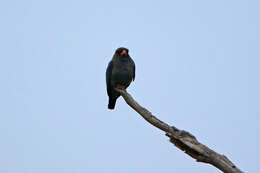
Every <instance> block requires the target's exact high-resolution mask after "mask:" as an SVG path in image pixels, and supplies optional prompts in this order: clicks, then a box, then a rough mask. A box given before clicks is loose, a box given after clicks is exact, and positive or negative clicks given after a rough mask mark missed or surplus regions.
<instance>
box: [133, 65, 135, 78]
mask: <svg viewBox="0 0 260 173" xmlns="http://www.w3.org/2000/svg"><path fill="white" fill-rule="evenodd" d="M133 62H134V61H133ZM134 80H135V63H134V67H133V81H134Z"/></svg>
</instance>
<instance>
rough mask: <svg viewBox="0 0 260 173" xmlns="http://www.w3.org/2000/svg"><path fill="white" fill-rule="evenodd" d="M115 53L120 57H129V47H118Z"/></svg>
mask: <svg viewBox="0 0 260 173" xmlns="http://www.w3.org/2000/svg"><path fill="white" fill-rule="evenodd" d="M115 55H117V56H118V57H128V56H129V55H128V49H127V48H124V47H120V48H117V49H116V52H115Z"/></svg>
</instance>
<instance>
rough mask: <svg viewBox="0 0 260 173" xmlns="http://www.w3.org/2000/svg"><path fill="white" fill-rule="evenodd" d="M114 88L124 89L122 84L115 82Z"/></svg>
mask: <svg viewBox="0 0 260 173" xmlns="http://www.w3.org/2000/svg"><path fill="white" fill-rule="evenodd" d="M116 88H117V89H121V90H124V89H125V86H124V85H120V84H117V85H116Z"/></svg>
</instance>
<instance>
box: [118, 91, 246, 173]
mask: <svg viewBox="0 0 260 173" xmlns="http://www.w3.org/2000/svg"><path fill="white" fill-rule="evenodd" d="M115 90H116V91H118V92H119V93H120V94H121V95H122V96H123V98H124V100H125V101H126V103H127V104H128V105H129V106H130V107H132V108H133V109H134V110H135V111H136V112H137V113H139V114H140V115H141V116H142V117H143V118H144V119H145V120H146V121H148V122H149V123H150V124H152V125H153V126H155V127H157V128H159V129H161V130H162V131H164V132H166V136H168V137H169V138H170V142H171V143H173V144H174V145H175V146H176V147H178V148H179V149H181V150H182V151H184V152H185V153H186V154H188V155H189V156H191V157H192V158H194V159H196V161H198V162H203V163H208V164H211V165H213V166H215V167H216V168H218V169H220V170H221V171H223V172H224V173H242V171H241V170H240V169H239V168H237V167H236V166H235V165H234V164H233V163H232V162H231V161H230V160H229V159H228V158H227V157H226V156H224V155H221V154H218V153H217V152H215V151H213V150H211V149H209V148H208V147H207V146H205V145H203V144H201V143H200V142H198V141H197V139H196V138H195V136H193V135H192V134H190V133H189V132H187V131H184V130H179V129H177V128H176V127H174V126H169V125H168V124H166V123H165V122H163V121H161V120H159V119H158V118H156V117H155V116H154V115H152V113H151V112H149V111H148V110H147V109H145V108H144V107H142V106H140V105H139V104H138V103H137V102H136V101H135V100H134V99H133V98H132V96H131V95H130V94H129V93H127V92H126V90H121V89H115Z"/></svg>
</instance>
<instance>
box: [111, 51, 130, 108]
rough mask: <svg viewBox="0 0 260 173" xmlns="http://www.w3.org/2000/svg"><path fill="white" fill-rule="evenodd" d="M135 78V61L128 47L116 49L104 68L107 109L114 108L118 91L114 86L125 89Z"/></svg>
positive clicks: (118, 94)
mask: <svg viewBox="0 0 260 173" xmlns="http://www.w3.org/2000/svg"><path fill="white" fill-rule="evenodd" d="M134 79H135V63H134V61H133V60H132V58H131V57H130V56H129V54H128V49H127V48H124V47H120V48H118V49H116V51H115V54H114V55H113V58H112V60H111V61H110V62H109V64H108V66H107V70H106V84H107V95H108V97H109V101H108V109H114V108H115V105H116V100H117V98H118V97H119V96H120V93H119V92H117V91H116V90H114V88H119V89H126V88H127V87H128V86H129V85H130V83H131V82H132V81H134Z"/></svg>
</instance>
